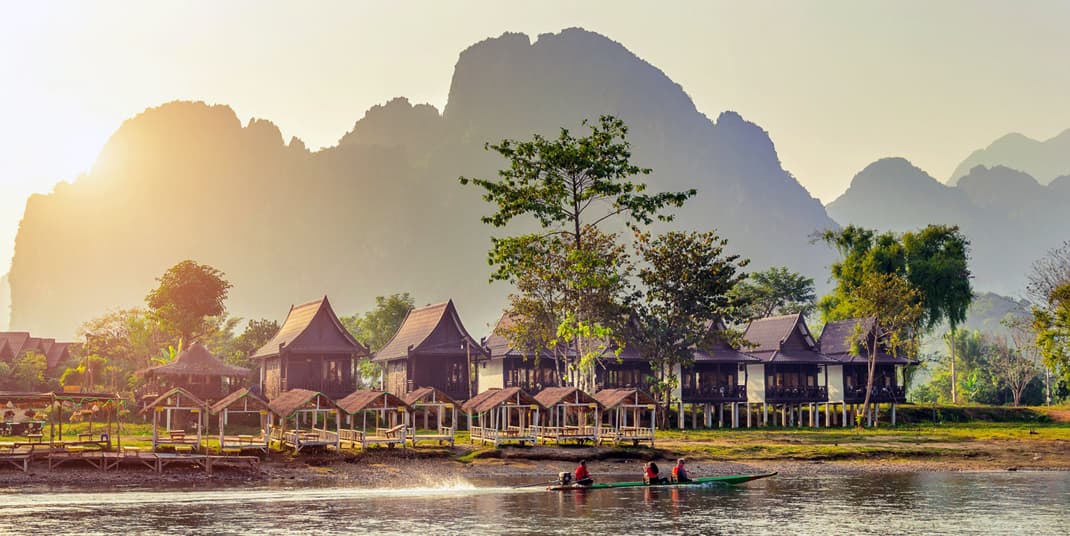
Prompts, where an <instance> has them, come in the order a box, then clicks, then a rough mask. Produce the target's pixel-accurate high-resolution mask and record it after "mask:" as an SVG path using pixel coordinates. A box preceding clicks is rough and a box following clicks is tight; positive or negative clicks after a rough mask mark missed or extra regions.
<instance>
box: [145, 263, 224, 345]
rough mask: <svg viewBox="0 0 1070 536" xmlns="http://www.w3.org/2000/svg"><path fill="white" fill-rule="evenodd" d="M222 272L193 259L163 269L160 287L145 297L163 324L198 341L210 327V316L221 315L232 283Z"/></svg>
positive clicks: (159, 279) (181, 335)
mask: <svg viewBox="0 0 1070 536" xmlns="http://www.w3.org/2000/svg"><path fill="white" fill-rule="evenodd" d="M223 276H224V274H223V272H221V271H219V270H217V269H215V268H213V267H211V266H208V265H204V264H197V263H196V262H194V261H191V260H185V261H182V262H180V263H178V264H176V265H174V266H172V267H171V268H169V269H168V270H167V271H166V272H164V274H163V276H161V277H159V278H158V279H157V281H159V282H160V284H159V286H157V287H156V288H155V289H153V290H152V292H149V294H148V296H146V297H145V302H146V303H148V306H149V309H150V310H151V311H152V313H153V315H154V316H155V317H156V318H158V319H159V320H160V321H161V323H162V324H163V325H164V326H165V327H167V328H168V329H170V330H171V331H173V332H174V333H175V334H177V335H178V336H180V337H182V338H183V339H185V340H186V341H193V340H196V339H197V338H198V337H199V336H201V335H205V334H206V333H207V332H208V331H209V329H210V323H209V322H208V321H207V318H208V317H216V316H222V315H223V313H224V312H225V311H226V306H225V305H224V302H225V301H226V299H227V292H228V291H229V290H230V288H231V284H230V283H229V282H227V280H226V279H224V278H223Z"/></svg>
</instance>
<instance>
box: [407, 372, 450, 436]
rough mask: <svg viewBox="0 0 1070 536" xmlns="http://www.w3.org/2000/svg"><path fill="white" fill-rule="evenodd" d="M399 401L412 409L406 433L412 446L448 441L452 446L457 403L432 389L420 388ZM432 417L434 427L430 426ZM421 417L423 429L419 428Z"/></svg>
mask: <svg viewBox="0 0 1070 536" xmlns="http://www.w3.org/2000/svg"><path fill="white" fill-rule="evenodd" d="M401 399H402V400H404V401H405V403H406V404H408V405H409V407H411V408H412V416H413V418H412V426H411V427H410V428H409V433H408V436H409V441H412V446H414V447H415V446H416V442H417V441H438V444H439V445H441V444H442V442H444V441H449V443H450V446H451V447H452V446H453V444H454V436H455V435H456V432H457V420H458V407H459V404H457V402H455V401H454V400H453V399H452V398H450V397H449V395H447V394H446V393H444V392H442V391H440V390H438V389H435V388H434V387H421V388H419V389H417V390H415V391H412V392H409V393H406V394H405V396H403V397H401ZM432 416H433V418H434V426H432V425H431V419H432ZM421 417H423V419H422V421H423V427H421V426H420V422H421Z"/></svg>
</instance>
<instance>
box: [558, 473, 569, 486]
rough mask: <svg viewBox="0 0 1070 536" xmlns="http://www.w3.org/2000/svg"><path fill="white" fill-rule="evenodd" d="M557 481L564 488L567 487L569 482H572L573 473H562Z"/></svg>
mask: <svg viewBox="0 0 1070 536" xmlns="http://www.w3.org/2000/svg"><path fill="white" fill-rule="evenodd" d="M557 480H558V481H559V482H560V483H561V485H562V486H567V485H568V483H569V482H572V473H570V472H568V471H561V472H560V473H557Z"/></svg>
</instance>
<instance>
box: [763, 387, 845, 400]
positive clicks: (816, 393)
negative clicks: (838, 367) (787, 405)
mask: <svg viewBox="0 0 1070 536" xmlns="http://www.w3.org/2000/svg"><path fill="white" fill-rule="evenodd" d="M765 399H766V400H767V401H769V402H826V401H828V399H829V393H828V389H826V388H825V387H824V386H816V387H814V386H807V387H801V386H799V387H778V386H768V385H767V386H766V387H765Z"/></svg>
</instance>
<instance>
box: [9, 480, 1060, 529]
mask: <svg viewBox="0 0 1070 536" xmlns="http://www.w3.org/2000/svg"><path fill="white" fill-rule="evenodd" d="M517 483H520V482H517ZM475 484H476V485H472V484H470V483H454V484H451V485H447V486H443V487H419V488H409V489H401V490H367V489H357V488H304V489H288V488H259V489H251V490H235V489H229V490H185V491H175V492H169V491H158V490H140V491H126V492H77V493H26V492H17V491H15V490H9V491H6V492H0V520H2V521H0V523H2V524H0V533H7V532H20V533H43V534H115V533H161V532H167V533H173V534H174V533H177V534H193V533H197V534H203V533H212V534H239V533H245V534H247V533H258V534H303V533H304V534H322V533H341V532H353V531H362V532H373V533H376V534H423V535H430V534H505V533H508V534H573V533H576V532H577V531H580V530H582V531H584V532H591V531H593V532H596V533H604V534H617V533H631V534H659V535H669V534H696V533H701V534H735V535H738V534H778V535H786V534H804V535H806V534H814V535H817V534H821V535H824V534H843V533H851V534H890V533H901V534H909V533H916V534H932V533H941V534H992V533H1011V532H1015V533H1022V532H1024V533H1030V532H1032V533H1036V534H1066V533H1070V521H1068V519H1067V517H1068V516H1067V515H1066V512H1065V508H1066V505H1067V504H1068V499H1070V474H1068V473H967V474H958V473H918V474H908V473H903V474H890V475H821V476H783V475H781V476H778V477H775V478H772V479H767V480H761V481H757V482H752V483H749V484H746V485H743V486H738V487H730V486H724V487H713V488H708V489H706V488H703V489H695V488H678V489H671V488H621V489H612V490H593V491H581V492H572V493H552V492H546V491H543V490H540V489H538V488H534V489H512V488H509V487H503V486H502V485H501V484H502V483H501V481H496V482H495V483H494V485H495V486H496V487H489V486H481V485H478V484H482V483H480V482H476V483H475ZM488 484H489V483H488ZM508 484H512V482H508Z"/></svg>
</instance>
